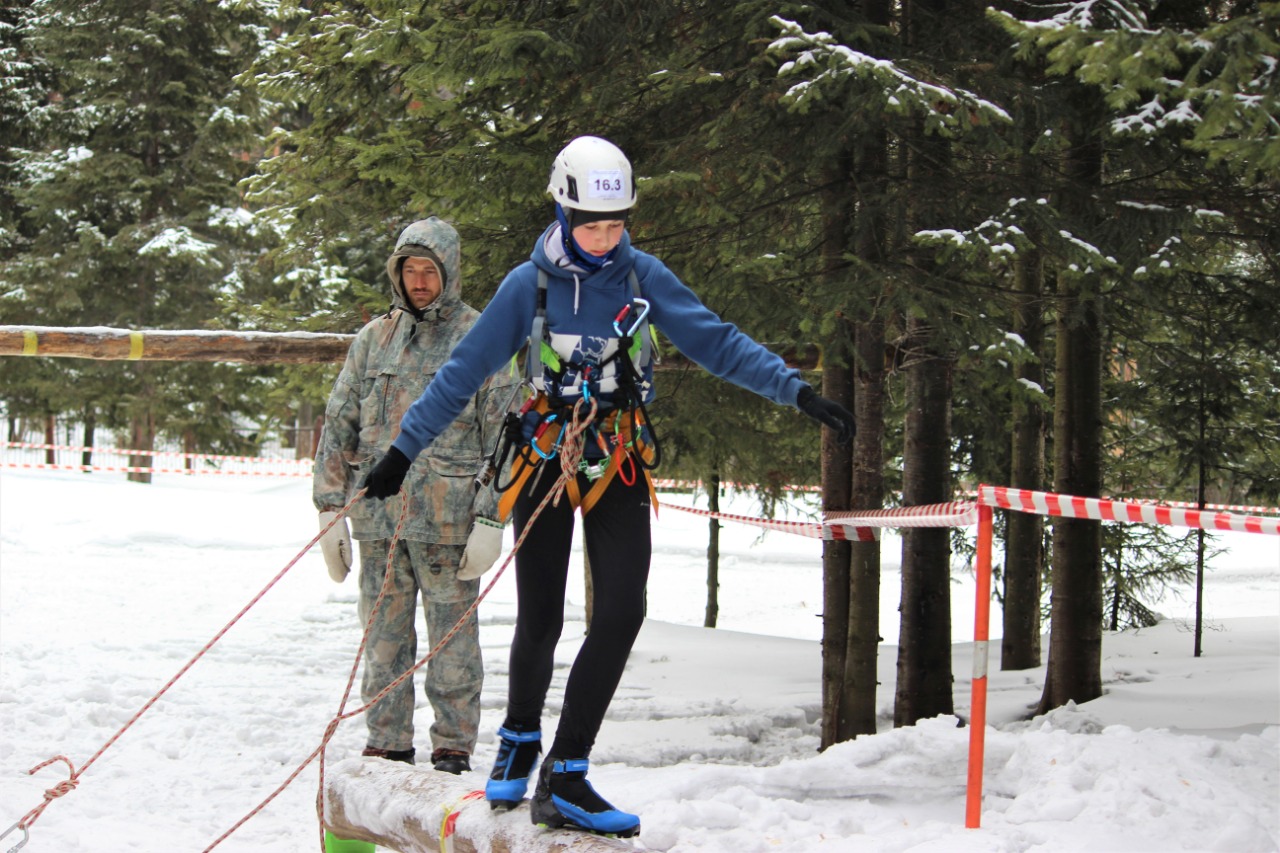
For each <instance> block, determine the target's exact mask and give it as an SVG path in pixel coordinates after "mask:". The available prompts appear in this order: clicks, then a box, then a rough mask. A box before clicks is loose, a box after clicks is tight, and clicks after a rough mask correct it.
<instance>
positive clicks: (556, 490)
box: [202, 399, 596, 853]
mask: <svg viewBox="0 0 1280 853" xmlns="http://www.w3.org/2000/svg"><path fill="white" fill-rule="evenodd" d="M587 405H588V404H587V401H586V400H583V399H580V400H579V401H578V402H577V404H576V405H575V406H574V407H573V418H572V420H571V421H570V422H569V423H568V424H567V425H566V426H565V435H564V441H563V444H562V445H561V448H560V477H559V478H558V479H557V480H556V482H555V484H554V485H553V486H552V487H551V489H549V490H548V491H547V494H546V495H545V496H543V498H542V501H541V502H540V503H539V504H538V506H537V507H536V508H535V509H534V511H533V513H532V514H530V516H529V521H528V523H526V524H525V526H524V530H522V531H521V533H520V536H519V537H518V538H517V539H516V542H515V546H514V547H513V548H512V549H511V552H510V553H509V554H507V556H506V559H504V560H503V561H502V565H500V566H499V567H498V570H497V571H496V572H494V574H493V578H492V580H490V581H489V583H488V585H487V586H486V587H485V588H484V589H483V590H481V592H480V594H479V595H477V596H476V600H475V601H474V602H472V604H471V606H470V607H468V608H467V612H466V613H463V614H462V616H461V617H460V618H459V619H458V621H457V623H456V624H455V625H454V626H453V627H452V628H450V629H449V631H448V633H446V634H445V635H444V637H442V638H441V639H440V642H438V643H436V645H435V647H434V648H432V649H431V650H430V651H429V652H427V654H426V655H425V656H424V657H422V658H421V659H419V660H418V662H417V663H415V664H414V665H413V666H411V667H409V668H408V669H407V670H405V671H404V672H402V673H401V674H400V675H399V676H398V677H397V678H396V679H395V680H394V681H392V682H391V683H390V684H388V685H387V686H386V687H384V688H383V689H382V691H381V692H380V693H378V695H376V696H374V697H373V698H372V699H371V700H369V702H367V703H366V704H364V705H362V706H361V707H359V708H356V709H355V710H353V711H344V710H343V708H345V707H346V703H347V699H348V697H349V696H350V693H351V689H352V685H353V684H354V682H355V675H356V670H357V668H358V667H359V664H360V660H361V658H362V657H363V655H364V647H365V643H366V642H367V640H368V637H369V632H370V630H371V628H372V624H373V617H374V615H375V614H376V613H377V610H378V607H379V606H381V603H382V598H383V596H384V594H385V593H386V591H387V588H388V585H389V580H390V577H391V560H392V555H393V554H394V552H395V546H396V542H397V541H398V539H399V537H400V530H401V526H402V525H403V523H404V517H405V509H406V507H407V506H408V503H409V502H408V499H407V495H405V494H404V492H403V490H402V491H401V496H402V502H401V506H400V517H399V520H398V521H397V524H396V530H395V533H393V534H392V540H391V544H390V547H389V550H388V556H387V571H386V574H385V576H384V577H383V586H382V589H381V590H380V591H379V593H378V599H377V601H376V602H375V603H374V606H373V610H372V611H371V612H370V614H369V621H368V623H366V625H365V629H364V636H362V637H361V640H360V648H359V649H358V650H357V651H356V656H355V661H354V663H353V664H352V667H351V673H350V675H349V676H348V678H347V687H346V690H345V691H344V693H343V696H342V701H341V702H340V703H339V705H338V713H337V714H336V715H335V716H334V717H333V719H331V720H330V721H329V723H328V725H326V726H325V730H324V735H323V736H322V737H321V741H320V745H319V746H317V747H316V748H315V749H314V750H312V752H311V754H310V755H308V756H307V757H306V758H305V759H303V761H302V763H301V764H299V765H298V766H297V767H296V768H294V770H293V772H292V773H290V774H289V776H288V778H286V779H285V780H284V781H283V782H282V783H280V785H279V786H278V787H277V788H276V789H275V790H274V791H272V792H271V793H270V794H269V795H267V797H266V798H265V799H264V800H262V802H260V803H259V804H258V805H257V806H255V807H254V808H253V810H252V811H250V812H249V813H248V814H246V815H245V816H244V817H242V818H241V819H240V820H239V821H237V822H236V823H235V825H234V826H232V827H231V828H230V829H228V830H227V831H226V832H224V833H223V834H222V835H220V836H218V838H216V839H215V840H214V842H213V843H212V844H210V845H209V846H208V847H206V848H205V849H204V850H203V851H202V853H209V851H210V850H212V849H213V848H215V847H217V846H218V845H219V844H221V843H222V842H223V841H225V840H226V839H227V838H228V837H229V836H230V835H231V834H232V833H234V832H235V831H236V830H237V829H239V828H240V827H241V826H243V825H244V824H245V823H247V822H248V821H249V820H250V819H251V818H252V817H253V816H254V815H256V814H258V813H259V812H261V811H262V810H263V809H264V808H266V807H267V805H268V804H269V803H271V801H272V800H274V799H275V798H276V797H278V796H279V795H280V794H281V793H282V792H283V791H284V789H285V788H287V787H289V785H290V784H292V783H293V780H294V779H297V778H298V776H299V775H300V774H301V773H302V771H303V770H304V769H305V768H306V767H307V766H308V765H309V764H311V762H312V761H314V760H316V758H319V759H320V782H319V788H318V790H317V791H316V816H317V817H318V819H319V824H320V826H319V830H320V849H321V850H324V778H325V777H324V753H325V749H326V748H327V747H328V744H329V741H330V740H331V739H332V738H333V735H334V734H335V733H336V732H337V730H338V726H339V725H340V724H341V723H342V722H343V721H344V720H349V719H351V718H352V717H358V716H360V715H361V714H363V713H364V712H365V711H367V710H369V709H370V708H372V707H373V706H374V705H377V704H378V703H379V702H381V701H382V700H383V698H384V697H386V696H387V694H389V693H390V692H391V691H392V690H394V689H395V688H397V687H399V686H400V685H401V684H403V683H404V682H405V680H406V679H410V678H412V677H413V674H414V673H416V672H417V671H418V670H420V669H422V667H424V666H426V665H427V662H428V661H430V660H431V659H432V658H433V657H435V656H436V655H437V654H438V653H439V652H440V650H441V649H443V648H444V647H445V646H446V645H447V644H448V643H449V641H450V640H452V639H453V638H454V637H455V636H456V635H457V633H458V632H459V631H460V630H462V626H463V625H465V624H466V622H467V620H468V619H470V618H471V616H472V614H474V613H475V612H476V611H477V610H478V609H479V608H480V602H482V601H484V599H485V597H486V596H488V595H489V593H490V592H491V591H492V590H493V588H494V587H495V586H497V584H498V581H499V580H500V579H501V578H502V575H503V573H504V572H505V571H506V570H507V566H509V565H510V564H511V561H512V560H513V559H514V558H515V555H516V553H517V552H518V551H519V550H520V547H521V546H522V545H523V544H524V540H525V538H526V537H527V536H528V535H529V531H530V530H532V529H533V525H534V522H535V521H537V519H538V516H539V515H540V514H541V513H542V511H543V509H545V508H546V506H547V504H548V503H550V504H552V505H553V506H558V505H559V501H560V496H561V495H562V494H563V493H564V489H565V486H566V485H567V484H568V482H569V480H570V479H572V478H574V477H576V476H577V475H578V463H579V462H580V461H581V459H582V452H583V447H584V444H585V442H584V440H583V435H584V434H585V433H586V431H587V430H588V428H589V427H590V426H591V423H592V421H593V420H594V418H595V414H596V402H595V400H594V399H593V400H591V401H590V403H589V407H588V408H587V410H586V411H585V413H584V411H583V409H584V406H587ZM362 494H363V491H362V492H360V493H359V494H358V495H357V496H356V497H360V495H362ZM353 500H354V499H353ZM349 507H350V504H348V505H347V507H344V508H343V513H345V512H346V511H347V508H349ZM335 521H336V519H335ZM326 529H327V528H326ZM322 535H323V532H322ZM318 539H319V537H317V540H318ZM313 544H314V542H313ZM308 547H310V546H308Z"/></svg>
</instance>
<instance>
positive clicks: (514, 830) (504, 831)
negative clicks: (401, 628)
mask: <svg viewBox="0 0 1280 853" xmlns="http://www.w3.org/2000/svg"><path fill="white" fill-rule="evenodd" d="M482 779H483V777H481V776H479V774H469V776H468V778H463V777H461V776H454V775H452V774H449V773H440V772H438V771H436V770H432V769H430V768H429V767H414V766H412V765H409V764H403V763H401V762H398V761H387V760H386V759H382V758H364V757H358V758H348V759H345V760H343V761H340V762H338V763H337V764H335V765H333V766H330V767H326V768H325V789H324V798H325V829H327V830H329V831H330V832H332V833H333V834H334V835H335V836H337V837H338V838H345V839H350V840H353V841H368V842H371V843H373V844H376V845H378V846H379V847H385V848H387V849H389V850H396V851H398V853H439V851H441V832H442V825H443V824H444V821H445V819H446V817H454V816H456V817H454V823H453V828H452V834H451V836H450V838H451V839H452V845H453V853H571V852H572V853H620V851H632V853H634V851H635V849H636V848H635V847H633V846H632V845H631V844H630V843H628V842H626V841H624V840H622V839H617V838H605V837H603V836H599V835H591V834H590V833H586V832H579V831H576V830H568V829H543V828H541V827H538V826H534V825H533V823H531V822H530V820H529V806H528V805H527V804H526V805H522V806H520V807H519V808H517V809H515V810H513V811H509V812H495V811H492V810H491V809H490V808H489V803H488V802H486V801H485V800H484V799H483V795H482V794H480V793H479V792H477V791H476V785H477V784H482V782H481V780H482ZM468 795H472V796H471V797H470V798H468Z"/></svg>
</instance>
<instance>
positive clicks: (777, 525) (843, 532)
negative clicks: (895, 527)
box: [662, 502, 879, 542]
mask: <svg viewBox="0 0 1280 853" xmlns="http://www.w3.org/2000/svg"><path fill="white" fill-rule="evenodd" d="M662 505H663V506H664V507H669V508H671V509H678V510H680V511H681V512H688V513H692V514H693V515H700V516H703V517H704V518H714V519H718V520H723V521H736V522H738V523H739V524H750V525H751V526H753V527H763V528H764V529H765V530H780V531H782V532H784V533H795V534H796V535H798V536H805V537H807V538H809V539H850V540H855V541H858V542H874V541H875V540H876V539H877V538H879V536H878V534H877V533H876V531H875V530H873V529H872V528H870V527H857V528H854V527H849V528H847V529H846V528H844V527H840V528H828V527H826V526H825V525H823V524H820V523H819V522H816V521H776V520H773V519H768V518H754V517H752V516H749V515H733V514H731V513H727V512H712V511H711V510H708V509H697V508H695V507H691V506H681V505H680V504H673V503H666V502H664V503H663V504H662Z"/></svg>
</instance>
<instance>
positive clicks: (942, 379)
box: [893, 319, 955, 726]
mask: <svg viewBox="0 0 1280 853" xmlns="http://www.w3.org/2000/svg"><path fill="white" fill-rule="evenodd" d="M932 336H933V332H932V330H930V329H929V328H928V327H927V325H926V324H925V322H924V321H922V320H917V319H913V320H911V321H910V322H909V323H908V339H909V340H910V341H911V343H912V346H911V351H912V356H911V359H912V361H911V363H910V364H909V365H908V366H907V367H906V368H905V369H906V374H907V388H906V402H907V419H906V432H905V435H904V440H903V444H904V446H903V478H902V502H903V505H904V506H917V505H920V504H932V503H942V502H944V501H947V500H949V499H950V497H951V478H950V467H951V364H950V362H949V361H948V360H947V359H945V358H944V357H942V356H941V355H939V354H937V353H936V352H934V345H933V343H932ZM900 609H901V620H900V626H901V627H900V629H899V640H898V643H899V645H898V677H897V693H896V695H895V696H894V708H893V724H894V725H895V726H909V725H912V724H914V723H915V722H916V721H917V720H921V719H925V718H927V717H936V716H938V715H940V714H951V713H953V712H954V710H955V708H954V703H953V701H952V696H951V682H952V677H951V531H950V530H949V529H948V528H945V527H943V528H916V529H908V530H905V531H903V536H902V603H901V605H900Z"/></svg>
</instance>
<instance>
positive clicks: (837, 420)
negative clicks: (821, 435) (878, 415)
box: [796, 385, 858, 444]
mask: <svg viewBox="0 0 1280 853" xmlns="http://www.w3.org/2000/svg"><path fill="white" fill-rule="evenodd" d="M796 408H797V409H799V410H800V411H802V412H804V413H805V414H806V415H808V416H809V417H811V418H813V419H814V420H815V421H817V422H818V423H820V424H824V425H826V426H829V427H831V428H832V429H833V430H835V431H836V441H838V442H840V443H841V444H848V443H849V442H851V441H853V436H854V434H855V433H857V431H858V425H857V423H855V422H854V420H853V415H851V414H850V413H849V410H848V409H846V408H845V407H844V406H842V405H840V404H839V403H837V402H835V401H834V400H828V399H827V398H826V397H819V396H818V395H817V394H815V393H814V392H813V389H812V388H810V387H809V386H808V385H802V386H801V387H800V393H799V394H797V395H796Z"/></svg>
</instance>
